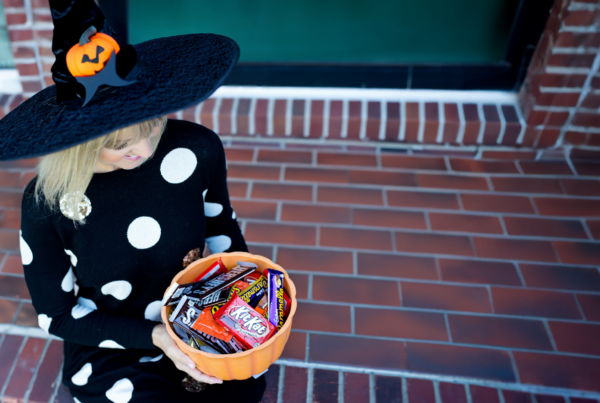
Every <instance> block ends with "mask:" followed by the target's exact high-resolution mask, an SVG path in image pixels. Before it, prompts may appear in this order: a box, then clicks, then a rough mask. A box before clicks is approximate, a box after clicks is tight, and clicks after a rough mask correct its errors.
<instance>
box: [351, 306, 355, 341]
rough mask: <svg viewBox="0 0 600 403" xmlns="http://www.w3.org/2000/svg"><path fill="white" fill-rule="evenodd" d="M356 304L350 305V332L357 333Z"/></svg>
mask: <svg viewBox="0 0 600 403" xmlns="http://www.w3.org/2000/svg"><path fill="white" fill-rule="evenodd" d="M354 315H355V311H354V305H350V334H356V319H354Z"/></svg>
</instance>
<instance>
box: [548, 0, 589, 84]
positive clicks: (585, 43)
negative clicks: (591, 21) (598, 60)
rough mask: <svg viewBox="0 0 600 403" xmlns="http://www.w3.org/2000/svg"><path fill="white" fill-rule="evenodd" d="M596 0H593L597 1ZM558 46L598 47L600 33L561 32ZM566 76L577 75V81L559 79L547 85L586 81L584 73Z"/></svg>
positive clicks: (557, 41) (557, 42) (557, 40)
mask: <svg viewBox="0 0 600 403" xmlns="http://www.w3.org/2000/svg"><path fill="white" fill-rule="evenodd" d="M595 1H596V0H592V2H594V3H595ZM556 46H558V47H561V48H576V47H580V46H581V47H598V46H600V34H597V33H578V32H561V33H559V34H558V38H557V39H556ZM565 77H577V78H576V82H575V83H571V84H570V85H567V83H570V81H568V82H567V83H564V81H562V82H561V81H559V82H557V83H556V85H547V86H549V87H583V83H584V82H585V77H586V76H584V75H577V76H565Z"/></svg>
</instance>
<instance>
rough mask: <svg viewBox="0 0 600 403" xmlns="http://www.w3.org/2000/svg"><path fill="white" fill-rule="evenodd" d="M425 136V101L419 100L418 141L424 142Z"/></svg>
mask: <svg viewBox="0 0 600 403" xmlns="http://www.w3.org/2000/svg"><path fill="white" fill-rule="evenodd" d="M424 137H425V103H424V102H419V131H418V132H417V143H423V140H424Z"/></svg>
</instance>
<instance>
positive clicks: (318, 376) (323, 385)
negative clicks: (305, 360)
mask: <svg viewBox="0 0 600 403" xmlns="http://www.w3.org/2000/svg"><path fill="white" fill-rule="evenodd" d="M338 378H339V375H338V371H328V370H323V369H315V370H314V376H313V379H314V381H313V395H312V401H313V402H337V401H338V388H339V385H338Z"/></svg>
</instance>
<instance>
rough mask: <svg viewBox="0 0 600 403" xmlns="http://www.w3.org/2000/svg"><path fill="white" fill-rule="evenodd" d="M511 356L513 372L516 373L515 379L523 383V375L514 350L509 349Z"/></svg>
mask: <svg viewBox="0 0 600 403" xmlns="http://www.w3.org/2000/svg"><path fill="white" fill-rule="evenodd" d="M508 356H509V357H510V364H511V366H512V370H513V373H514V374H515V380H516V382H517V383H521V377H520V376H519V368H518V367H517V361H516V360H515V356H514V354H513V352H512V351H508Z"/></svg>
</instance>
